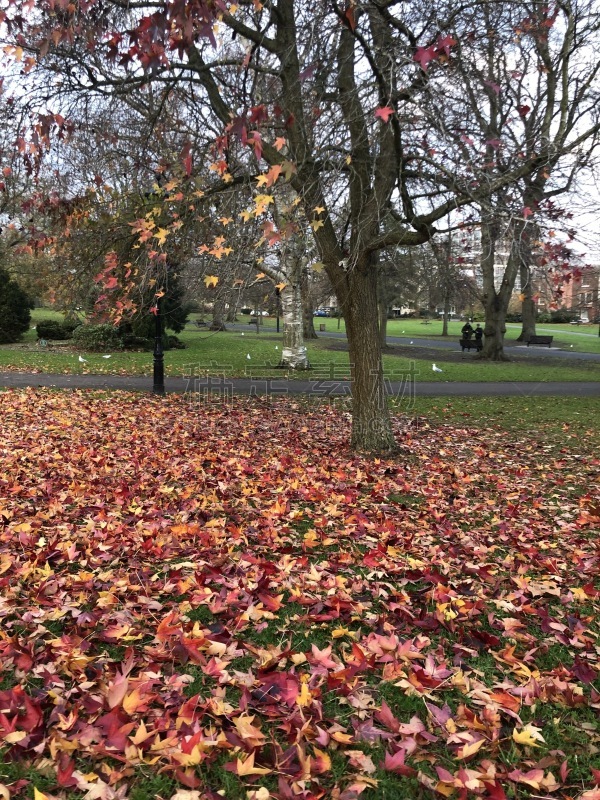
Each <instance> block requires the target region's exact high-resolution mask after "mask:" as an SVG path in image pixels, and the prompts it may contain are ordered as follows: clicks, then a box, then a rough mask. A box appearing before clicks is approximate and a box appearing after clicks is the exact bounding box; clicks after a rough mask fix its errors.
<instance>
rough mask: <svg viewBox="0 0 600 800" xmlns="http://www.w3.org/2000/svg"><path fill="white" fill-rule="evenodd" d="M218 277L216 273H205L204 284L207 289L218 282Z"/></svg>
mask: <svg viewBox="0 0 600 800" xmlns="http://www.w3.org/2000/svg"><path fill="white" fill-rule="evenodd" d="M218 282H219V278H218V277H217V276H216V275H205V276H204V284H205V286H206V288H207V289H214V288H215V286H216V285H217V284H218Z"/></svg>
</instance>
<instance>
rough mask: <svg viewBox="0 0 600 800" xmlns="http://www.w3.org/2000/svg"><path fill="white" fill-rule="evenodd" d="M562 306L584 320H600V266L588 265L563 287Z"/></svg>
mask: <svg viewBox="0 0 600 800" xmlns="http://www.w3.org/2000/svg"><path fill="white" fill-rule="evenodd" d="M561 306H562V307H563V308H566V309H568V310H569V311H572V312H573V313H574V314H577V316H578V318H579V319H580V320H581V321H582V322H600V267H599V266H591V265H589V264H588V265H586V266H583V267H581V268H580V269H579V274H578V275H577V277H575V278H573V279H572V280H570V281H569V283H567V284H565V286H564V287H563V297H562V303H561Z"/></svg>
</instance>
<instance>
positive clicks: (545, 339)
mask: <svg viewBox="0 0 600 800" xmlns="http://www.w3.org/2000/svg"><path fill="white" fill-rule="evenodd" d="M553 339H554V336H530V337H529V339H527V347H529V345H530V344H547V345H548V347H552V340H553Z"/></svg>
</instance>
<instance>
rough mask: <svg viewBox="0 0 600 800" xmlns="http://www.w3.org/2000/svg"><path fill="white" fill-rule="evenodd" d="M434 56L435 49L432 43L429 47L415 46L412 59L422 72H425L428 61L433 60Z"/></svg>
mask: <svg viewBox="0 0 600 800" xmlns="http://www.w3.org/2000/svg"><path fill="white" fill-rule="evenodd" d="M435 57H436V49H435V46H434V45H431V46H430V47H417V49H416V50H415V53H414V55H413V59H414V60H415V61H416V62H417V64H419V66H420V67H421V69H422V70H423V72H427V67H428V66H429V62H430V61H433V60H434V59H435Z"/></svg>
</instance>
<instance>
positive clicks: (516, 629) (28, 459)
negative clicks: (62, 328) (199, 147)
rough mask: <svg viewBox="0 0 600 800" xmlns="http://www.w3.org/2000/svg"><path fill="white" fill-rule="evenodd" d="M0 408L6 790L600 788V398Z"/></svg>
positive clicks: (411, 792)
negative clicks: (387, 425)
mask: <svg viewBox="0 0 600 800" xmlns="http://www.w3.org/2000/svg"><path fill="white" fill-rule="evenodd" d="M0 404H1V405H0V411H1V416H0V419H1V420H2V421H1V423H0V431H1V433H2V436H1V437H0V459H1V461H0V463H1V464H2V468H1V469H2V471H1V473H0V482H1V483H0V486H1V487H2V488H1V490H0V520H1V521H2V523H3V525H2V527H1V528H0V581H2V596H1V600H0V616H1V618H2V627H1V629H0V742H1V743H0V797H10V798H17V799H20V798H35V800H45V798H61V799H62V800H67V799H68V800H75V798H87V800H94V798H100V800H103V799H104V798H107V799H108V800H120V799H123V800H124V799H125V798H129V799H130V800H155V799H156V800H159V799H160V798H163V799H164V800H171V799H172V800H205V799H207V800H218V798H222V797H225V798H227V799H228V800H238V799H239V800H268V799H269V798H273V799H274V800H280V799H281V800H284V799H285V800H291V798H305V800H311V799H318V798H323V799H324V800H330V799H331V800H334V799H335V800H354V798H357V797H359V796H361V797H362V798H365V800H379V798H384V799H385V800H392V799H396V798H399V799H400V800H403V799H404V798H416V799H417V800H419V799H420V800H427V799H428V798H432V799H433V798H435V797H451V796H453V797H455V798H457V800H460V799H461V798H475V797H490V798H496V800H502V798H532V800H533V798H546V797H554V798H561V800H567V798H577V799H578V800H597V798H598V796H599V793H598V790H597V789H595V788H594V787H595V786H596V784H598V783H600V757H599V753H600V724H599V722H598V709H600V680H599V671H600V663H599V659H600V649H599V639H598V637H599V635H600V626H599V625H598V611H599V610H600V599H599V598H600V581H599V580H598V575H599V571H598V557H599V553H598V546H597V541H598V534H599V533H600V484H599V483H598V472H599V470H598V468H599V466H600V459H599V458H598V457H597V455H595V454H596V453H597V452H598V445H599V444H600V433H599V431H598V427H597V423H596V420H597V419H598V413H599V412H600V401H598V400H582V401H577V400H573V399H554V398H538V399H536V400H535V404H533V403H532V401H531V399H522V398H518V399H517V398H516V399H511V400H510V401H500V400H487V399H485V400H478V401H477V403H476V404H473V406H469V407H468V409H465V407H464V404H462V403H460V402H454V401H453V402H451V403H447V402H444V401H440V400H439V399H437V400H419V401H418V405H417V407H416V408H412V409H410V410H409V411H408V412H400V413H398V414H397V415H396V416H395V418H394V419H395V427H396V432H397V437H398V442H399V445H400V449H399V452H398V454H397V455H395V456H394V457H389V458H385V459H375V460H368V459H366V458H362V457H358V456H356V455H355V454H352V453H351V452H349V451H348V449H347V441H348V434H349V430H348V427H349V419H348V414H347V411H346V409H345V408H344V407H342V406H337V405H336V404H332V405H329V404H322V405H318V404H314V403H312V404H311V403H308V402H305V401H304V402H303V401H298V402H296V401H290V400H285V401H284V400H282V401H277V402H271V403H267V402H265V401H261V400H256V399H237V400H234V401H233V402H231V403H227V404H222V403H214V404H202V403H189V402H187V401H186V400H185V399H184V398H182V397H179V396H169V397H167V398H161V399H158V398H155V397H149V396H141V395H134V394H119V393H98V392H96V393H94V392H90V391H74V392H57V391H49V390H47V391H42V390H34V389H28V390H24V391H12V390H10V391H6V392H3V393H2V394H0Z"/></svg>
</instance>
